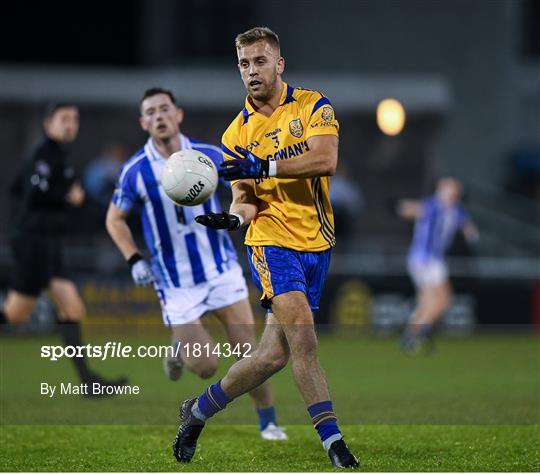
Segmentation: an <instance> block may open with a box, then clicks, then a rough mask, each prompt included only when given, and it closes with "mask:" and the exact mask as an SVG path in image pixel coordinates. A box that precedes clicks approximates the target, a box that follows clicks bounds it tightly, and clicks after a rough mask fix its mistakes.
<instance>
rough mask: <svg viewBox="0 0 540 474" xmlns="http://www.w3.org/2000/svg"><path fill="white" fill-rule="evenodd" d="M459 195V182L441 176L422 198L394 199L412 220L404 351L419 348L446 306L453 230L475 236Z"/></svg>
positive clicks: (469, 238)
mask: <svg viewBox="0 0 540 474" xmlns="http://www.w3.org/2000/svg"><path fill="white" fill-rule="evenodd" d="M461 195H462V186H461V183H460V182H459V181H458V180H457V179H455V178H452V177H445V178H442V179H440V180H439V182H438V183H437V189H436V191H435V194H434V195H433V196H431V197H429V198H426V199H424V200H422V201H414V200H401V201H399V202H398V206H397V212H398V214H399V215H400V216H401V217H403V218H405V219H414V220H415V227H414V236H413V241H412V244H411V247H410V249H409V256H408V270H409V274H410V275H411V278H412V280H413V282H414V284H415V287H416V294H417V301H416V308H415V309H414V312H413V314H412V315H411V317H410V319H409V323H408V325H407V328H406V329H405V333H404V335H403V339H402V347H403V349H404V350H405V351H408V352H416V351H419V350H421V348H422V347H424V346H425V343H426V342H427V341H429V340H430V339H431V337H432V335H433V333H434V329H435V326H436V324H437V322H438V321H439V320H440V318H441V316H442V314H443V313H444V311H445V310H446V309H447V308H448V307H449V306H450V303H451V300H452V287H451V285H450V282H449V281H448V269H447V266H446V263H445V251H446V249H447V248H448V246H449V245H450V244H451V242H452V240H453V238H454V235H455V233H456V231H458V230H462V231H463V233H464V235H465V238H466V239H467V241H469V242H475V241H476V240H477V239H478V231H477V229H476V227H475V225H474V224H473V223H472V221H471V219H470V218H469V216H468V214H467V212H466V211H465V209H464V208H463V206H462V204H461Z"/></svg>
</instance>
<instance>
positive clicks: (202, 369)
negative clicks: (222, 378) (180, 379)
mask: <svg viewBox="0 0 540 474" xmlns="http://www.w3.org/2000/svg"><path fill="white" fill-rule="evenodd" d="M217 368H218V361H217V359H216V360H214V359H208V360H207V361H205V363H203V364H199V365H197V366H196V367H194V372H195V373H196V374H197V375H198V376H199V377H200V378H201V379H209V378H210V377H212V376H213V375H214V374H215V373H216V371H217Z"/></svg>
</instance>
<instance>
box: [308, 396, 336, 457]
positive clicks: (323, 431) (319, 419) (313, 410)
mask: <svg viewBox="0 0 540 474" xmlns="http://www.w3.org/2000/svg"><path fill="white" fill-rule="evenodd" d="M308 413H309V416H311V421H312V422H313V427H314V428H315V429H316V430H317V433H319V437H320V438H321V441H322V444H323V446H324V447H325V449H326V450H327V451H328V449H329V448H330V445H331V444H332V443H333V442H334V441H336V440H338V439H341V438H342V436H341V431H339V427H338V424H337V418H336V415H335V413H334V408H333V407H332V402H331V401H330V400H326V401H324V402H319V403H315V404H314V405H311V406H310V407H308Z"/></svg>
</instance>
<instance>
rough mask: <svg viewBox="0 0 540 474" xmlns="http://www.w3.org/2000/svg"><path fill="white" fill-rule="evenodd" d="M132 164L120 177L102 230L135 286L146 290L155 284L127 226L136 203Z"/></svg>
mask: <svg viewBox="0 0 540 474" xmlns="http://www.w3.org/2000/svg"><path fill="white" fill-rule="evenodd" d="M135 163H136V161H135ZM135 163H129V162H128V166H127V167H126V168H124V169H123V170H122V173H121V174H120V178H119V179H118V184H117V187H116V189H115V191H114V193H113V197H112V201H111V203H110V204H109V209H108V210H107V217H106V218H105V227H106V228H107V232H108V233H109V235H110V236H111V238H112V239H113V241H114V243H115V244H116V246H117V247H118V248H119V249H120V252H122V255H123V256H124V258H125V259H126V262H127V263H128V265H129V267H130V269H131V276H132V277H133V281H134V282H135V284H136V285H141V286H146V285H150V284H151V283H153V282H154V275H153V274H152V269H151V268H150V265H148V263H147V262H146V261H145V260H144V259H143V257H142V255H141V254H140V253H139V250H138V249H137V244H136V243H135V239H133V234H132V233H131V229H130V228H129V226H128V224H127V218H128V215H129V212H130V211H131V209H132V208H133V206H134V205H135V203H136V202H137V201H139V195H138V193H137V186H136V180H137V168H136V166H134V164H135Z"/></svg>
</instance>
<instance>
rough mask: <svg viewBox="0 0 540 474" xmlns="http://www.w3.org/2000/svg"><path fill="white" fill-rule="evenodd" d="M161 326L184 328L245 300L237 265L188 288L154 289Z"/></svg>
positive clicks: (245, 293)
mask: <svg viewBox="0 0 540 474" xmlns="http://www.w3.org/2000/svg"><path fill="white" fill-rule="evenodd" d="M157 294H158V297H159V301H160V303H161V311H162V314H163V322H164V323H165V324H166V325H167V326H175V325H179V324H187V323H190V322H191V321H195V320H196V319H199V318H200V317H201V316H202V315H203V314H204V313H206V312H207V311H212V310H215V309H219V308H223V307H225V306H230V305H232V304H233V303H236V302H238V301H241V300H243V299H246V298H247V297H248V289H247V285H246V280H245V279H244V275H243V273H242V268H241V267H240V265H239V264H238V263H236V264H235V266H234V267H233V268H231V269H230V270H227V271H225V272H223V273H222V274H221V275H219V276H218V277H216V278H214V279H213V280H211V281H207V282H205V283H200V284H199V285H196V286H192V287H190V288H163V289H157Z"/></svg>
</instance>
